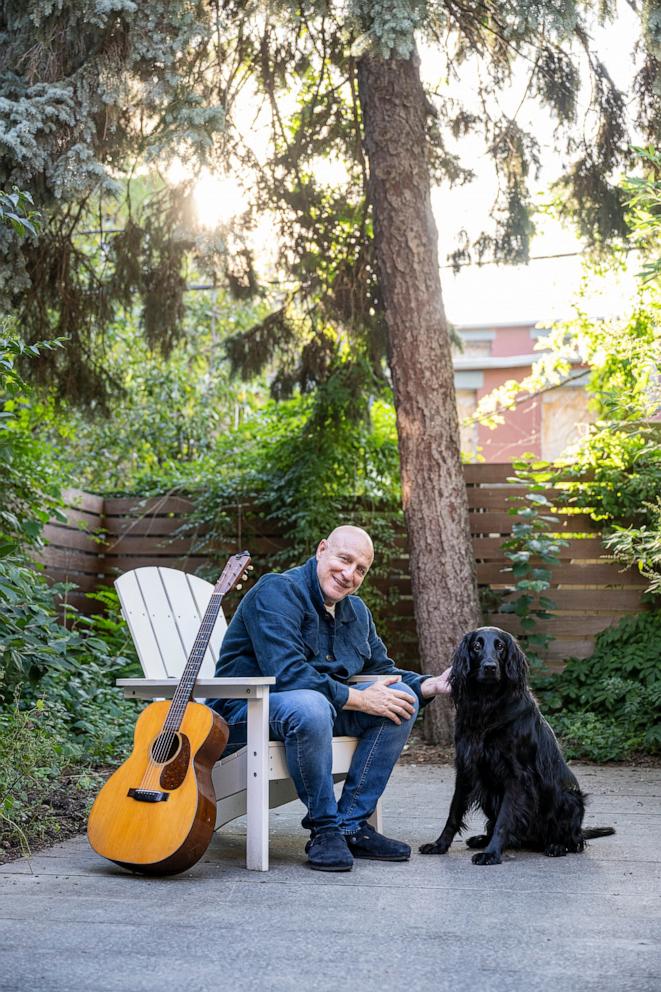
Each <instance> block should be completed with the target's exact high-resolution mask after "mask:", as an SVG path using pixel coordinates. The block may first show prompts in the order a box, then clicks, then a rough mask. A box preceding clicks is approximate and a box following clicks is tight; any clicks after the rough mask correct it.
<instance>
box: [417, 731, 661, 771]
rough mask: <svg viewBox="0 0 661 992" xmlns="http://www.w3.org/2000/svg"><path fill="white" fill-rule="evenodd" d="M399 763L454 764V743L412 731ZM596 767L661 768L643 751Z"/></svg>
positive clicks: (659, 762) (653, 756)
mask: <svg viewBox="0 0 661 992" xmlns="http://www.w3.org/2000/svg"><path fill="white" fill-rule="evenodd" d="M572 760H576V761H580V762H581V764H588V765H589V764H593V762H591V761H589V760H588V759H583V758H576V759H572ZM399 764H400V765H454V745H452V744H428V743H427V741H425V739H424V737H423V736H422V735H421V734H416V733H413V734H411V736H410V737H409V740H408V744H407V745H406V747H405V748H404V751H403V752H402V755H401V757H400V759H399ZM595 767H597V768H631V767H634V768H661V755H658V754H646V753H645V752H643V751H640V752H636V753H635V754H632V755H631V756H630V757H629V758H627V760H626V761H604V762H600V763H599V764H598V765H596V766H595Z"/></svg>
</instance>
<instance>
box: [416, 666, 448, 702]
mask: <svg viewBox="0 0 661 992" xmlns="http://www.w3.org/2000/svg"><path fill="white" fill-rule="evenodd" d="M451 671H452V668H446V669H445V671H444V672H441V674H440V675H433V676H432V677H431V678H430V679H425V681H424V682H423V683H422V685H421V686H420V692H421V693H422V696H423V698H424V699H431V697H432V696H447V695H449V694H450V692H451V689H450V683H449V681H448V680H449V677H450V672H451Z"/></svg>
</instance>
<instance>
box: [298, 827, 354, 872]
mask: <svg viewBox="0 0 661 992" xmlns="http://www.w3.org/2000/svg"><path fill="white" fill-rule="evenodd" d="M305 853H306V854H307V856H308V864H309V865H310V868H314V870H315V871H351V869H352V867H353V858H352V857H351V852H350V851H349V848H348V847H347V841H346V838H345V837H344V835H343V834H341V833H340V831H339V830H324V831H323V832H322V833H320V834H313V835H312V837H311V838H310V840H309V841H308V842H307V844H306V845H305Z"/></svg>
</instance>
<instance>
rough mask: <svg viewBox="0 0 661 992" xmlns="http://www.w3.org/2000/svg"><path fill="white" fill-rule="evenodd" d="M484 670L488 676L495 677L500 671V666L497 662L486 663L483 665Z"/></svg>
mask: <svg viewBox="0 0 661 992" xmlns="http://www.w3.org/2000/svg"><path fill="white" fill-rule="evenodd" d="M482 670H483V671H484V672H486V674H487V675H495V674H496V672H497V671H498V665H497V664H496V662H495V661H485V662H484V664H483V665H482Z"/></svg>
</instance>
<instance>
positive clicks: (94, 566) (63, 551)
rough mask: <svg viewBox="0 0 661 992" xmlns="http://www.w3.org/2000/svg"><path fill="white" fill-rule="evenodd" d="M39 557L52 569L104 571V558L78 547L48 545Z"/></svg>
mask: <svg viewBox="0 0 661 992" xmlns="http://www.w3.org/2000/svg"><path fill="white" fill-rule="evenodd" d="M38 559H39V561H40V562H42V563H43V564H44V565H46V567H47V568H48V569H49V570H50V568H51V567H53V568H65V569H68V570H69V571H72V572H89V573H90V574H94V575H100V574H101V573H102V572H103V571H104V567H103V560H102V559H101V558H99V555H98V554H96V553H90V554H86V553H85V552H84V551H79V550H78V549H77V548H54V547H52V546H51V545H46V547H45V548H41V550H40V551H39V555H38Z"/></svg>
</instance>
